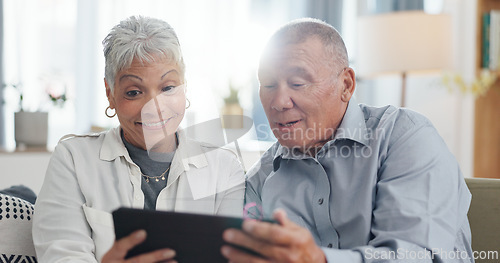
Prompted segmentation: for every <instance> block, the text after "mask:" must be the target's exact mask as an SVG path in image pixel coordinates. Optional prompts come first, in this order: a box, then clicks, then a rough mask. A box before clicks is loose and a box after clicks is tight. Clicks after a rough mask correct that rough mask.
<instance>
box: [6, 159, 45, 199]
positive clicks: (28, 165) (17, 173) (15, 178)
mask: <svg viewBox="0 0 500 263" xmlns="http://www.w3.org/2000/svg"><path fill="white" fill-rule="evenodd" d="M50 154H51V153H50V152H15V153H0V167H2V173H1V174H0V189H4V188H8V187H10V186H13V185H20V184H21V185H24V186H27V187H29V188H30V189H31V190H33V191H34V192H35V193H36V194H37V195H38V192H40V188H41V187H42V183H43V178H44V177H45V171H46V170H47V166H48V164H49V160H50Z"/></svg>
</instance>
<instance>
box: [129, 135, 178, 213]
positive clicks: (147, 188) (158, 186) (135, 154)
mask: <svg viewBox="0 0 500 263" xmlns="http://www.w3.org/2000/svg"><path fill="white" fill-rule="evenodd" d="M121 137H122V141H123V143H124V144H125V147H126V148H127V151H128V153H129V155H130V158H131V159H132V161H134V163H135V164H137V166H139V168H140V169H141V173H142V174H143V175H148V176H152V177H154V176H159V175H161V174H162V173H163V172H165V170H167V169H168V168H169V167H170V164H171V163H172V159H173V158H174V154H175V152H171V153H155V152H149V153H148V151H146V150H143V149H140V148H137V147H135V146H134V145H132V144H130V143H129V142H127V140H125V138H124V137H123V133H122V134H121ZM169 172H170V171H167V172H166V173H165V180H162V179H161V178H158V179H159V180H158V181H156V180H155V179H149V182H147V181H146V177H145V176H141V177H142V178H141V180H142V181H141V190H142V192H143V193H144V209H146V210H156V200H157V199H158V195H159V194H160V192H161V190H162V189H163V188H165V186H167V178H168V173H169Z"/></svg>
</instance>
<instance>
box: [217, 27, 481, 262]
mask: <svg viewBox="0 0 500 263" xmlns="http://www.w3.org/2000/svg"><path fill="white" fill-rule="evenodd" d="M258 76H259V80H260V99H261V102H262V105H263V107H264V110H265V112H266V115H267V118H268V120H269V124H270V126H271V128H272V130H273V133H274V135H275V136H276V138H277V139H278V142H277V143H276V144H275V145H273V146H272V147H271V148H270V149H269V150H268V151H267V152H266V153H265V154H264V155H263V156H262V158H261V160H260V162H259V163H257V164H256V165H255V166H254V167H253V168H252V169H251V170H250V172H249V174H248V178H247V190H246V191H247V192H246V203H247V205H248V206H249V207H251V206H254V207H253V208H251V209H250V211H249V212H250V214H252V215H253V216H254V217H257V218H262V217H264V218H270V217H273V218H274V219H275V220H276V221H278V223H277V224H271V223H267V222H259V221H256V220H247V221H246V222H245V223H244V225H243V231H238V230H234V229H231V230H227V231H226V232H225V233H224V239H225V240H226V241H227V242H229V243H230V244H233V245H237V246H239V247H245V248H248V249H250V250H253V251H255V252H257V253H258V254H260V255H261V256H256V255H255V254H251V253H248V252H246V250H243V249H237V248H236V247H235V246H224V247H223V248H222V253H223V255H224V256H225V257H227V258H228V259H229V260H230V261H231V262H341V263H343V262H372V261H375V262H391V261H394V262H443V261H444V262H473V259H472V250H471V246H470V243H471V234H470V228H469V222H468V220H467V211H468V208H469V203H470V200H471V195H470V192H469V190H468V189H467V186H466V185H465V182H464V179H463V176H462V174H461V172H460V169H459V167H458V164H457V162H456V160H455V158H454V157H453V155H452V154H451V153H450V152H449V151H448V149H447V147H446V145H445V143H444V141H443V140H442V139H441V137H440V136H439V135H438V132H437V131H436V129H435V128H434V127H433V126H432V124H431V123H430V122H429V120H427V119H426V118H425V117H423V116H421V115H419V114H418V113H415V112H412V111H410V110H407V109H399V108H396V107H393V106H387V107H381V108H375V107H370V106H366V105H358V104H357V103H356V102H355V101H354V100H353V99H352V98H351V97H352V94H353V93H354V89H355V84H356V81H355V74H354V71H353V69H352V68H350V67H349V65H348V58H347V51H346V48H345V45H344V43H343V40H342V38H341V37H340V35H339V34H338V32H337V31H336V30H335V29H334V28H333V27H332V26H330V25H328V24H326V23H323V22H321V21H318V20H313V19H301V20H295V21H292V22H290V23H288V24H286V25H285V26H284V27H282V28H281V29H279V30H278V31H277V32H276V33H275V34H274V35H273V36H272V38H271V40H270V42H269V43H268V45H267V47H266V49H265V52H264V54H263V56H262V58H261V61H260V67H259V72H258ZM255 207H257V208H259V209H255ZM260 211H262V214H260V215H259V212H260Z"/></svg>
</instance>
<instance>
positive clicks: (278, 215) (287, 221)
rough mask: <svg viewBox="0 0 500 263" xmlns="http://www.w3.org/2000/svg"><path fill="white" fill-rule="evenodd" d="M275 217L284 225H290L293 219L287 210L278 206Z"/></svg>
mask: <svg viewBox="0 0 500 263" xmlns="http://www.w3.org/2000/svg"><path fill="white" fill-rule="evenodd" d="M273 218H274V219H275V220H276V221H278V223H279V224H280V225H282V226H284V227H286V226H289V225H290V224H291V223H292V221H290V219H288V217H287V216H286V212H285V210H283V209H281V208H278V209H276V210H274V212H273Z"/></svg>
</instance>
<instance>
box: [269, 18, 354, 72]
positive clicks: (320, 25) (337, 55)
mask: <svg viewBox="0 0 500 263" xmlns="http://www.w3.org/2000/svg"><path fill="white" fill-rule="evenodd" d="M313 36H314V37H318V38H319V39H320V40H321V42H322V43H323V46H324V47H325V50H326V52H328V54H330V55H331V56H330V57H329V58H328V59H329V61H328V64H329V65H332V66H333V68H335V66H337V68H338V69H341V68H345V67H348V66H349V58H348V55H347V49H346V47H345V44H344V40H342V37H341V36H340V34H339V32H338V31H337V30H336V29H335V28H334V27H333V26H331V25H330V24H327V23H325V22H323V21H321V20H319V19H315V18H299V19H295V20H292V21H290V22H289V23H287V24H285V25H284V26H282V27H281V28H279V29H278V30H277V31H276V32H275V33H274V34H273V35H272V37H271V39H270V40H269V43H268V45H267V47H266V49H267V51H270V52H273V51H272V50H273V49H274V48H279V47H282V46H285V45H289V44H299V43H302V42H304V41H306V40H307V39H309V38H310V37H313ZM330 59H331V60H330Z"/></svg>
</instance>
